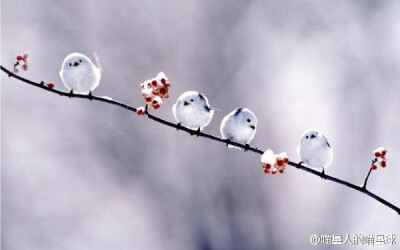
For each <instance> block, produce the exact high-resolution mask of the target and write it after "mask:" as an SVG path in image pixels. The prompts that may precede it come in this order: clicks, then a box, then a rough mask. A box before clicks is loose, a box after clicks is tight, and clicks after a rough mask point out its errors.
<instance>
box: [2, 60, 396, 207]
mask: <svg viewBox="0 0 400 250" xmlns="http://www.w3.org/2000/svg"><path fill="white" fill-rule="evenodd" d="M19 59H21V61H23V59H26V57H25V58H24V57H22V58H19ZM18 65H19V64H17V65H14V67H16V66H18ZM24 65H25V64H24ZM26 65H27V64H26ZM0 68H1V70H2V71H4V72H5V73H6V74H7V75H8V76H9V77H13V78H15V79H17V80H19V81H21V82H24V83H27V84H29V85H32V86H35V87H38V88H41V89H43V90H45V91H49V92H52V93H54V94H58V95H60V96H66V97H68V98H81V99H87V100H90V101H93V100H94V101H99V102H105V103H108V104H111V105H116V106H119V107H121V108H124V109H126V110H128V111H131V112H135V113H138V114H139V115H144V116H146V117H147V118H149V119H151V120H153V121H155V122H158V123H161V124H163V125H166V126H169V127H171V128H175V129H177V130H180V131H184V132H186V133H189V134H190V135H195V136H196V137H203V138H206V139H209V140H212V141H216V142H220V143H223V144H225V145H227V146H228V145H231V146H234V147H237V148H241V149H243V150H244V151H246V152H253V153H256V154H260V155H263V154H264V151H262V150H260V149H258V148H256V147H251V146H250V145H249V144H241V143H237V142H235V141H231V140H229V139H222V138H220V137H217V136H214V135H211V134H207V133H204V132H201V131H200V130H193V129H189V128H186V127H183V126H181V125H180V124H179V123H178V124H175V123H173V122H170V121H166V120H163V119H161V118H159V117H157V116H155V115H152V114H150V113H149V112H148V108H147V107H148V105H146V107H145V108H135V107H132V106H130V105H127V104H124V103H121V102H118V101H115V100H113V99H111V98H109V97H105V96H103V97H99V96H94V95H92V94H91V93H89V94H88V95H86V94H76V93H73V92H72V91H71V92H63V91H60V90H56V89H54V87H55V86H54V84H53V83H45V82H43V81H41V82H40V83H38V82H34V81H31V80H28V79H26V78H23V77H21V76H19V75H17V74H16V73H18V70H15V68H14V72H12V71H10V70H8V69H6V68H4V67H3V66H2V65H0ZM23 69H24V70H25V66H24V68H23ZM168 90H169V86H168ZM162 91H164V90H162ZM163 94H165V93H164V92H163ZM144 98H146V96H145V95H144ZM147 101H150V100H147ZM155 105H157V104H155ZM156 107H157V106H156ZM374 154H375V160H373V161H372V165H371V167H370V169H369V172H368V174H367V177H366V178H365V181H364V184H363V185H361V186H357V185H355V184H352V183H349V182H347V181H344V180H341V179H339V178H336V177H334V176H330V175H327V174H325V173H324V172H318V171H316V170H314V169H312V168H309V167H306V166H304V165H303V164H301V163H295V162H292V161H288V159H287V156H286V155H285V156H279V155H276V156H274V158H273V159H274V162H273V163H272V166H274V164H275V165H276V166H275V167H277V169H278V170H279V169H281V168H279V167H281V166H283V165H281V163H280V161H281V160H282V159H283V161H284V165H289V166H292V167H295V168H297V169H300V170H303V171H306V172H308V173H310V174H313V175H316V176H319V177H321V178H322V179H324V180H327V181H331V182H334V183H338V184H341V185H344V186H346V187H348V188H350V189H354V190H357V191H359V192H361V193H363V194H366V195H368V196H369V197H371V198H373V199H375V200H376V201H378V202H380V203H382V204H383V205H385V206H387V207H389V208H391V209H393V210H394V211H396V212H397V213H398V214H400V208H399V207H397V206H395V205H393V204H392V203H390V202H388V201H387V200H385V199H383V198H381V197H380V196H378V195H376V194H374V193H372V192H371V191H369V190H367V181H368V178H369V176H370V174H371V171H372V170H376V168H377V167H376V163H378V164H379V165H380V166H381V167H386V158H385V154H386V149H382V148H379V149H377V150H375V151H374ZM279 157H281V158H282V159H280V158H279ZM285 161H287V163H286V162H285ZM268 164H270V163H265V164H263V162H262V166H263V168H264V171H265V172H268V173H269V167H268V166H270V165H268ZM267 169H268V170H267ZM282 172H283V170H282Z"/></svg>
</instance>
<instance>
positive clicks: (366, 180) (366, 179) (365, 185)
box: [362, 158, 378, 189]
mask: <svg viewBox="0 0 400 250" xmlns="http://www.w3.org/2000/svg"><path fill="white" fill-rule="evenodd" d="M377 161H378V160H377V159H376V158H375V160H373V161H372V164H371V167H370V168H369V171H368V174H367V177H365V181H364V185H363V186H362V188H363V189H366V188H367V182H368V179H369V176H370V175H371V172H372V166H373V165H374V164H375V163H376V162H377Z"/></svg>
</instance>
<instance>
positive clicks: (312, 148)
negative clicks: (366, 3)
mask: <svg viewBox="0 0 400 250" xmlns="http://www.w3.org/2000/svg"><path fill="white" fill-rule="evenodd" d="M297 152H298V154H299V156H300V159H301V162H304V164H306V165H307V166H308V167H312V168H317V169H321V168H322V178H324V175H325V168H326V167H328V166H329V165H330V164H331V162H332V158H333V149H332V148H331V145H330V144H329V142H328V139H326V137H325V136H324V135H323V134H322V133H321V132H319V131H317V130H315V129H310V130H307V131H306V132H304V134H303V135H302V137H301V139H300V144H299V146H298V148H297Z"/></svg>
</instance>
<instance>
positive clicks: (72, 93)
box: [68, 89, 74, 98]
mask: <svg viewBox="0 0 400 250" xmlns="http://www.w3.org/2000/svg"><path fill="white" fill-rule="evenodd" d="M73 95H74V90H73V89H71V91H70V92H69V96H68V97H69V98H71V97H72V96H73Z"/></svg>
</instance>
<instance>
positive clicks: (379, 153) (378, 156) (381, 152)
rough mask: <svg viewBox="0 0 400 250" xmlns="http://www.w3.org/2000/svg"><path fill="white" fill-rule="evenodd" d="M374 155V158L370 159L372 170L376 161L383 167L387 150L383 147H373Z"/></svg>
mask: <svg viewBox="0 0 400 250" xmlns="http://www.w3.org/2000/svg"><path fill="white" fill-rule="evenodd" d="M373 152H374V156H375V160H373V161H372V165H371V168H372V170H377V169H378V166H377V165H376V163H378V164H379V165H380V166H381V167H383V168H385V167H386V161H387V159H386V153H387V150H386V148H384V147H379V148H377V149H375V150H374V151H373Z"/></svg>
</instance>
